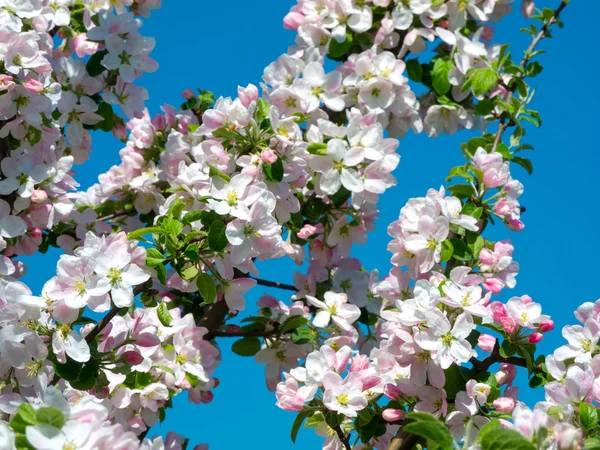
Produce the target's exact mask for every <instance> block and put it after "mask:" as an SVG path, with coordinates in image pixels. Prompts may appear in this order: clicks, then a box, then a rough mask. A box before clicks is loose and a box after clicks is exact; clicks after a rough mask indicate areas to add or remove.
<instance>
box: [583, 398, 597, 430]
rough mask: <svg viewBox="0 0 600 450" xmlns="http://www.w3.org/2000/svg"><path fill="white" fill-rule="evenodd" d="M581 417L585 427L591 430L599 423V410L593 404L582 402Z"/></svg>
mask: <svg viewBox="0 0 600 450" xmlns="http://www.w3.org/2000/svg"><path fill="white" fill-rule="evenodd" d="M579 418H580V419H581V424H582V425H583V426H584V427H585V429H586V430H589V429H591V428H594V427H595V426H596V425H597V424H598V411H597V410H596V408H595V407H594V406H593V405H590V404H589V403H584V402H581V403H580V404H579Z"/></svg>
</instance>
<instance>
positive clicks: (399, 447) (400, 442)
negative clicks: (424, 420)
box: [387, 428, 421, 450]
mask: <svg viewBox="0 0 600 450" xmlns="http://www.w3.org/2000/svg"><path fill="white" fill-rule="evenodd" d="M420 440H421V438H420V437H419V436H417V435H416V434H409V433H407V432H406V431H404V430H403V429H402V428H400V430H399V431H398V433H396V436H394V437H393V438H392V440H391V441H390V443H389V445H388V448H387V450H411V449H412V448H414V447H415V445H417V444H418V443H419V441H420Z"/></svg>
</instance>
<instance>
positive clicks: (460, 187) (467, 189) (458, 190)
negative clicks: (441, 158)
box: [448, 184, 475, 198]
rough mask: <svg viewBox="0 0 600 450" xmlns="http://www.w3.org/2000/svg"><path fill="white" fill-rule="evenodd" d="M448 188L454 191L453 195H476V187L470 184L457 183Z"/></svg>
mask: <svg viewBox="0 0 600 450" xmlns="http://www.w3.org/2000/svg"><path fill="white" fill-rule="evenodd" d="M448 190H449V191H452V194H453V195H460V196H463V197H467V198H469V197H473V196H474V195H475V189H474V188H473V186H471V185H470V184H455V185H453V186H450V187H449V188H448Z"/></svg>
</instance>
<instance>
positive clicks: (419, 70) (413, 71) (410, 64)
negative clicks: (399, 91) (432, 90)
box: [406, 59, 423, 83]
mask: <svg viewBox="0 0 600 450" xmlns="http://www.w3.org/2000/svg"><path fill="white" fill-rule="evenodd" d="M406 72H407V73H408V78H410V79H411V80H412V81H414V82H416V83H418V82H420V81H421V80H422V79H423V66H421V63H420V62H419V60H418V59H409V60H408V61H406Z"/></svg>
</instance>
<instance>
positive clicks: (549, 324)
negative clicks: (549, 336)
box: [538, 319, 554, 333]
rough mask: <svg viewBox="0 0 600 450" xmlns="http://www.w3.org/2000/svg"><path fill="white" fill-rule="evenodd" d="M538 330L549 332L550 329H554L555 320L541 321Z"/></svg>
mask: <svg viewBox="0 0 600 450" xmlns="http://www.w3.org/2000/svg"><path fill="white" fill-rule="evenodd" d="M538 330H539V331H540V333H547V332H548V331H552V330H554V321H553V320H552V319H548V320H544V321H543V322H542V323H540V326H539V327H538Z"/></svg>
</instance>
